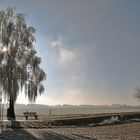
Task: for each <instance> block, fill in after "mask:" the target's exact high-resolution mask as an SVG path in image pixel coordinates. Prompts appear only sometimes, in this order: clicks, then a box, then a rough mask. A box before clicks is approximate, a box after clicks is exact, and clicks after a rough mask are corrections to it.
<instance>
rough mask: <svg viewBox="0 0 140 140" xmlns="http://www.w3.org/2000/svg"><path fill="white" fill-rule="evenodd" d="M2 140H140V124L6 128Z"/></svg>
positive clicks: (0, 138) (0, 136) (0, 139)
mask: <svg viewBox="0 0 140 140" xmlns="http://www.w3.org/2000/svg"><path fill="white" fill-rule="evenodd" d="M0 140H140V122H137V123H128V124H120V125H108V126H99V127H73V128H72V127H69V128H68V127H65V128H64V127H61V128H44V129H32V128H29V129H11V128H9V129H8V128H6V129H5V130H4V131H3V133H1V134H0Z"/></svg>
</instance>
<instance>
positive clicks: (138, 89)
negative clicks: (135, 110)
mask: <svg viewBox="0 0 140 140" xmlns="http://www.w3.org/2000/svg"><path fill="white" fill-rule="evenodd" d="M135 97H136V98H138V99H139V100H140V88H136V94H135Z"/></svg>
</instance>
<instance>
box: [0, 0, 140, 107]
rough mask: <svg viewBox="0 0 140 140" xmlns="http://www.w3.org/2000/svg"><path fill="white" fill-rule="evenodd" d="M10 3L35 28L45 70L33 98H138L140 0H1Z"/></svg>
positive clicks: (96, 101) (52, 101)
mask: <svg viewBox="0 0 140 140" xmlns="http://www.w3.org/2000/svg"><path fill="white" fill-rule="evenodd" d="M8 6H12V7H16V12H24V13H25V15H26V16H27V23H28V25H31V26H34V27H35V28H36V29H37V32H36V34H35V37H36V43H35V44H34V45H35V48H36V50H37V52H38V56H40V57H41V59H42V64H41V67H42V68H43V69H44V71H45V72H46V74H47V79H46V81H44V86H45V92H44V94H43V95H41V96H39V97H38V98H37V100H36V103H37V104H47V105H58V104H75V105H80V104H92V105H105V104H108V105H110V104H128V105H139V104H140V102H139V101H138V100H137V99H136V98H135V97H134V94H135V93H136V87H140V15H139V13H140V8H139V7H140V1H139V0H0V9H1V10H5V9H6V8H7V7H8ZM17 103H28V101H27V99H25V97H24V93H21V94H20V95H19V97H18V99H17Z"/></svg>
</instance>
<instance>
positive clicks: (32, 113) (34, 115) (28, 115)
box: [23, 111, 38, 120]
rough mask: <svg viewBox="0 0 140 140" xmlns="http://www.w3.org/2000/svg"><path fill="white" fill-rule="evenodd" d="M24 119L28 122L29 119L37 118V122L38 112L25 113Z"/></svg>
mask: <svg viewBox="0 0 140 140" xmlns="http://www.w3.org/2000/svg"><path fill="white" fill-rule="evenodd" d="M23 115H24V117H25V118H26V120H28V117H35V119H36V120H37V119H38V118H37V117H38V115H37V113H36V112H28V111H27V112H23Z"/></svg>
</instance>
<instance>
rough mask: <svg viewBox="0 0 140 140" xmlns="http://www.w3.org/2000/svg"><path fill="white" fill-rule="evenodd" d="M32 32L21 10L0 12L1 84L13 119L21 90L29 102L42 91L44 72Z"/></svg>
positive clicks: (11, 9)
mask: <svg viewBox="0 0 140 140" xmlns="http://www.w3.org/2000/svg"><path fill="white" fill-rule="evenodd" d="M34 33H35V28H34V27H31V26H28V25H27V23H26V18H25V15H24V14H23V13H15V8H8V9H7V10H5V11H0V87H1V90H2V92H3V95H4V97H5V99H6V100H8V101H9V108H8V109H7V117H8V118H15V112H14V104H15V101H16V99H17V96H18V94H19V92H20V91H22V90H23V91H25V95H26V96H27V97H28V99H29V100H30V101H35V100H36V97H37V96H38V94H41V93H42V92H43V91H44V86H43V84H42V81H43V80H44V79H45V78H46V75H45V72H44V71H43V70H42V69H41V68H40V66H39V65H40V63H41V58H40V57H38V56H37V52H36V50H35V48H34V45H33V43H34V41H35V37H34Z"/></svg>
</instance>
